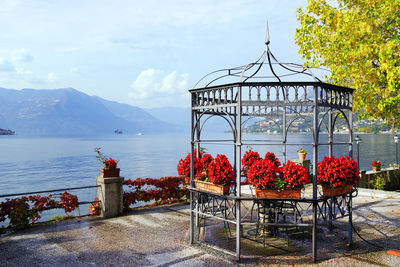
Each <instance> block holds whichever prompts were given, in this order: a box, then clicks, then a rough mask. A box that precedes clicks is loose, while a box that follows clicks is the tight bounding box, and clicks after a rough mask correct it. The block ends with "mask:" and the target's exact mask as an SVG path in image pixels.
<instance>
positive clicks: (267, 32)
mask: <svg viewBox="0 0 400 267" xmlns="http://www.w3.org/2000/svg"><path fill="white" fill-rule="evenodd" d="M269 43H270V41H269V27H268V21H267V30H266V32H265V44H266V45H269Z"/></svg>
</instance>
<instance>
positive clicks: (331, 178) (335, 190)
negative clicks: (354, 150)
mask: <svg viewBox="0 0 400 267" xmlns="http://www.w3.org/2000/svg"><path fill="white" fill-rule="evenodd" d="M317 170H318V176H317V178H318V179H317V180H318V183H320V184H321V185H322V191H323V194H324V196H327V197H332V196H338V195H344V194H349V193H351V191H352V190H353V186H354V184H356V183H358V182H359V181H360V180H361V179H360V171H359V169H358V164H357V162H356V161H355V160H354V159H349V157H343V156H342V157H340V158H334V157H333V156H332V157H324V159H323V160H322V161H321V162H319V163H318V165H317Z"/></svg>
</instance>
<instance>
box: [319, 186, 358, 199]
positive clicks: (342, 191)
mask: <svg viewBox="0 0 400 267" xmlns="http://www.w3.org/2000/svg"><path fill="white" fill-rule="evenodd" d="M352 190H353V185H352V184H349V185H345V186H343V187H337V188H329V187H325V186H322V192H323V195H324V196H326V197H334V196H340V195H346V194H350V193H351V191H352Z"/></svg>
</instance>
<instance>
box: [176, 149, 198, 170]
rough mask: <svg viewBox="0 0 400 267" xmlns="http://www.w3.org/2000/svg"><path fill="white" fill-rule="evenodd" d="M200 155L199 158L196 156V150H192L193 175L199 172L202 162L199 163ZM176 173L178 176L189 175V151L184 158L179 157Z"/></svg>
mask: <svg viewBox="0 0 400 267" xmlns="http://www.w3.org/2000/svg"><path fill="white" fill-rule="evenodd" d="M201 158H202V155H201V153H200V158H198V157H197V151H196V149H195V150H194V174H195V176H196V175H198V174H199V173H201V171H202V169H203V168H202V164H201ZM177 170H178V174H179V175H180V176H190V153H188V154H187V156H186V158H185V159H181V160H180V161H179V163H178V166H177Z"/></svg>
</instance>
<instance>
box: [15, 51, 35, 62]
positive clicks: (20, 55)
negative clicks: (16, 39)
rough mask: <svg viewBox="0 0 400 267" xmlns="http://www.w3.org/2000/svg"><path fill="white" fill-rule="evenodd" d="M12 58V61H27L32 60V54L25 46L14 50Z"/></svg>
mask: <svg viewBox="0 0 400 267" xmlns="http://www.w3.org/2000/svg"><path fill="white" fill-rule="evenodd" d="M12 59H13V61H20V62H29V61H32V60H33V56H32V55H31V54H30V53H29V52H28V50H26V48H22V49H19V50H16V51H14V53H13V55H12Z"/></svg>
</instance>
